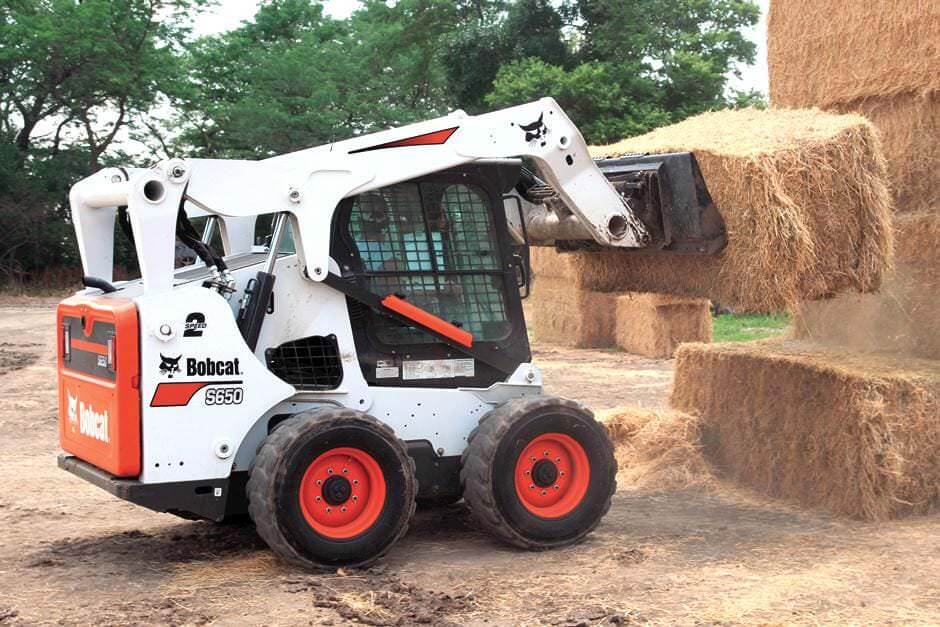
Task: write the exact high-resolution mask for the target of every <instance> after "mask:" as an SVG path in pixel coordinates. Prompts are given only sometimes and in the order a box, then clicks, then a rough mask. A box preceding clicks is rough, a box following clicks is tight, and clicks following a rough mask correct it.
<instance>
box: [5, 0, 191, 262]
mask: <svg viewBox="0 0 940 627" xmlns="http://www.w3.org/2000/svg"><path fill="white" fill-rule="evenodd" d="M201 2H202V0H120V1H110V0H83V1H76V0H44V1H43V2H36V1H35V0H7V1H6V2H4V3H3V4H2V5H0V141H2V142H3V143H2V145H0V170H2V171H3V172H4V173H5V174H6V176H0V249H2V250H3V251H4V254H3V256H2V258H0V273H2V274H4V275H5V276H6V277H7V278H8V279H10V278H15V277H21V276H23V274H24V273H29V272H31V271H33V270H35V269H38V268H42V267H46V266H48V265H50V264H52V263H61V262H63V261H66V262H67V261H69V260H74V259H75V255H74V246H73V244H72V238H71V237H70V236H68V234H67V231H68V226H67V224H66V222H67V220H68V212H67V204H66V193H67V190H68V187H69V185H70V184H71V183H72V182H74V181H75V180H76V179H78V178H81V177H82V176H86V175H88V174H90V173H91V172H93V171H95V170H97V169H98V168H99V167H101V165H102V163H103V162H104V161H106V160H107V156H106V152H107V151H108V150H109V149H110V148H111V147H112V146H113V145H114V142H115V141H116V139H117V138H118V137H119V133H120V132H121V131H122V129H125V128H126V127H127V125H128V124H129V123H130V121H131V120H132V119H133V118H135V117H136V116H138V115H141V114H142V113H143V112H145V111H147V110H148V109H150V108H151V107H153V106H154V104H155V103H157V102H158V101H159V98H160V95H161V93H163V92H164V91H165V90H167V89H171V88H172V87H173V85H174V84H175V83H176V82H178V79H179V74H178V71H179V64H178V63H177V62H176V53H177V50H178V48H179V46H180V45H182V42H183V39H184V37H185V34H186V27H185V20H187V19H188V17H187V16H186V12H187V11H188V10H190V9H192V8H193V7H197V6H198V5H199V4H201Z"/></svg>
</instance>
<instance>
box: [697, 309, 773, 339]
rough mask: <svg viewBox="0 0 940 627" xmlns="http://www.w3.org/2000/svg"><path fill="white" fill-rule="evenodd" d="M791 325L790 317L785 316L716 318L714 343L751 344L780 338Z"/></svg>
mask: <svg viewBox="0 0 940 627" xmlns="http://www.w3.org/2000/svg"><path fill="white" fill-rule="evenodd" d="M789 325H790V316H789V315H787V314H785V313H783V314H730V313H724V314H719V315H717V316H715V318H714V323H713V325H712V341H713V342H750V341H753V340H763V339H767V338H771V337H779V336H781V335H783V333H784V332H785V331H786V330H787V327H788V326H789Z"/></svg>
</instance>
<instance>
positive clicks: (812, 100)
mask: <svg viewBox="0 0 940 627" xmlns="http://www.w3.org/2000/svg"><path fill="white" fill-rule="evenodd" d="M767 34H768V65H769V69H770V98H771V102H772V103H773V104H774V106H776V107H820V108H822V109H829V110H832V111H836V112H840V113H859V114H861V115H864V116H865V117H867V118H869V119H870V120H871V121H872V122H873V123H874V124H875V126H876V127H877V128H878V130H879V132H880V135H881V140H882V143H883V145H884V154H885V157H886V158H887V160H888V175H889V178H890V180H891V186H892V191H893V193H894V199H895V204H896V206H897V208H898V210H899V211H905V210H911V211H916V210H920V209H921V208H922V207H923V206H925V205H927V204H931V203H933V202H934V201H935V200H936V199H937V194H938V192H937V189H940V142H938V141H937V138H938V137H940V3H938V2H936V1H935V0H915V1H912V2H887V3H886V2H881V3H878V2H867V1H865V0H833V1H831V2H816V1H815V0H786V2H784V1H782V0H775V1H774V2H773V3H772V4H771V8H770V16H769V19H768V26H767ZM873 42H875V43H873Z"/></svg>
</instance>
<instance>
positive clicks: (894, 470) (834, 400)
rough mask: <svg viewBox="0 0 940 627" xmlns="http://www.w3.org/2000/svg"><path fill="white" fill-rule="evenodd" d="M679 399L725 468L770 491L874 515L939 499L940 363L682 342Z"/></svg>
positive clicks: (794, 346) (792, 345) (799, 347)
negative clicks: (698, 421)
mask: <svg viewBox="0 0 940 627" xmlns="http://www.w3.org/2000/svg"><path fill="white" fill-rule="evenodd" d="M671 400H672V404H673V405H674V406H675V407H676V408H678V409H679V410H681V411H686V412H695V413H697V414H698V415H700V416H701V419H702V420H701V428H702V434H703V436H702V437H703V442H704V445H705V451H706V455H707V456H708V457H709V459H710V460H711V461H713V462H714V463H715V464H716V466H717V467H718V468H719V469H720V470H721V471H722V472H723V473H726V474H727V476H728V477H729V478H731V479H734V480H736V481H739V482H741V483H744V484H746V485H749V486H751V487H754V488H756V489H758V490H760V491H763V492H765V493H768V494H770V495H771V496H776V497H782V498H786V499H789V500H792V501H796V502H798V503H801V504H803V505H806V506H811V507H823V508H825V509H828V510H830V511H832V512H835V513H838V514H842V515H846V516H851V517H855V518H861V519H867V520H883V519H888V518H895V517H898V516H903V515H907V514H915V513H927V512H930V511H934V510H935V509H937V508H938V506H940V455H938V452H940V362H937V361H926V360H917V359H912V358H905V359H903V360H901V359H897V358H893V357H890V356H886V355H879V354H858V353H848V352H844V351H838V350H834V349H823V348H820V347H818V346H814V345H811V344H807V343H803V342H777V341H768V342H758V343H749V344H717V345H703V344H686V345H684V346H682V347H681V348H680V349H679V351H678V352H677V362H676V378H675V386H674V390H673V394H672V399H671Z"/></svg>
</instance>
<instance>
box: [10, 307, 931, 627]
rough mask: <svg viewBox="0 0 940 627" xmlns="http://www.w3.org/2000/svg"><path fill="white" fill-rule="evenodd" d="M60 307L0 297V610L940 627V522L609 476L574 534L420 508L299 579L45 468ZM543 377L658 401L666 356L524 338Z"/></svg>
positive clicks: (234, 619)
mask: <svg viewBox="0 0 940 627" xmlns="http://www.w3.org/2000/svg"><path fill="white" fill-rule="evenodd" d="M53 326H54V325H53V307H52V305H50V304H49V303H48V302H43V301H22V302H20V301H18V302H11V301H0V332H2V333H3V337H4V338H5V342H4V343H2V344H0V383H2V386H3V390H4V402H3V404H2V406H0V433H2V437H0V455H2V457H0V458H2V459H3V460H4V461H3V463H2V464H0V528H2V529H3V536H2V538H3V539H2V541H0V623H2V624H4V625H6V624H42V623H68V624H97V625H127V624H141V623H146V624H151V623H157V624H209V623H212V624H324V625H328V624H332V625H339V624H348V623H366V624H415V623H435V624H471V625H476V624H507V625H518V624H572V625H574V624H580V625H597V624H635V623H666V624H702V623H706V624H734V623H765V624H766V623H774V624H779V623H807V624H815V623H840V624H844V623H853V624H862V623H905V624H908V623H937V622H940V584H938V580H937V576H936V574H937V572H938V571H940V517H938V516H934V517H928V518H918V519H911V520H907V521H901V522H895V523H890V524H863V523H856V522H851V521H845V520H839V519H833V518H830V517H827V516H825V515H822V514H819V513H815V512H806V511H800V510H797V509H794V508H791V507H789V506H785V505H781V504H779V503H775V502H771V501H767V500H763V499H761V498H760V497H758V496H757V495H754V494H752V493H748V492H745V491H742V490H737V489H734V488H731V487H720V488H717V489H710V490H705V489H686V490H680V491H668V492H662V491H638V490H629V489H621V490H620V491H619V492H618V493H617V494H616V496H615V500H614V504H613V507H612V509H611V511H610V513H609V515H608V516H607V517H606V518H605V519H604V521H603V523H602V524H601V526H600V527H599V528H598V530H597V531H596V532H595V533H594V534H593V535H591V536H590V537H589V538H588V540H587V541H586V542H584V543H583V544H581V545H579V546H576V547H571V548H567V549H563V550H558V551H551V552H546V553H526V552H521V551H518V550H515V549H512V548H507V547H505V546H502V545H500V544H497V543H496V542H495V541H493V540H492V539H491V538H489V537H488V536H486V535H485V534H483V533H481V532H479V531H478V530H476V529H475V528H474V526H473V525H472V524H471V523H470V522H469V521H468V518H467V513H466V511H465V510H464V508H463V506H462V505H456V506H451V507H449V508H446V509H442V510H436V511H426V512H419V513H418V515H417V516H416V520H415V521H414V522H413V524H412V526H411V529H410V531H409V532H408V535H407V536H406V537H405V538H404V539H403V540H402V541H401V543H400V544H398V545H397V546H396V547H395V548H394V549H393V550H392V551H391V553H390V554H389V555H388V556H387V558H386V559H385V560H384V561H383V562H382V563H381V564H380V565H378V566H376V567H373V568H371V569H369V570H367V571H364V572H356V571H353V572H342V571H340V572H337V573H330V574H325V575H324V574H310V573H307V572H303V571H299V570H297V569H295V568H291V567H288V566H285V565H284V564H282V563H280V562H279V561H278V560H277V559H275V558H274V557H273V556H272V555H271V554H270V553H269V552H268V550H267V549H266V548H265V547H264V546H263V544H262V543H261V541H260V540H259V539H258V538H257V536H256V535H255V534H254V532H253V531H252V529H251V527H250V526H247V525H214V524H210V523H204V522H188V521H185V520H181V519H178V518H175V517H173V516H170V515H165V514H156V513H153V512H150V511H148V510H145V509H142V508H139V507H136V506H133V505H130V504H128V503H124V502H122V501H119V500H117V499H114V498H112V497H111V496H109V495H108V494H106V493H104V492H103V491H101V490H99V489H98V488H95V487H93V486H91V485H89V484H86V483H84V482H82V481H80V480H79V479H77V478H74V477H72V476H71V475H69V474H67V473H65V472H63V471H60V470H58V469H57V468H56V463H55V455H56V453H57V449H58V445H57V433H56V415H55V414H56V407H55V363H54V359H53V357H52V355H53V348H52V347H53V341H52V330H53ZM536 348H537V350H536V359H537V360H538V361H539V362H540V364H541V365H542V367H543V369H544V374H545V379H546V381H547V387H548V389H549V390H550V391H552V392H555V393H559V394H562V395H566V396H570V397H574V398H579V399H581V400H583V401H584V402H586V403H588V404H590V405H593V406H594V407H597V408H599V409H603V408H608V407H614V406H618V405H627V404H634V405H642V406H645V407H651V408H655V407H661V406H662V405H663V404H664V402H665V398H666V394H667V391H668V386H669V384H670V380H671V369H672V364H671V362H667V361H652V360H647V359H639V358H634V357H629V356H625V355H620V354H616V353H609V352H604V351H584V350H570V349H560V348H554V347H548V346H537V347H536Z"/></svg>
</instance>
